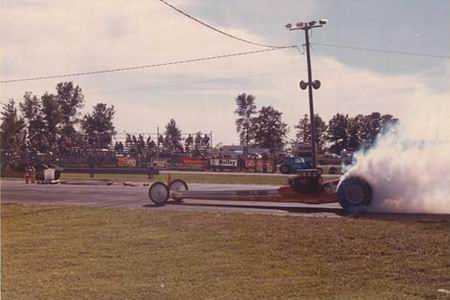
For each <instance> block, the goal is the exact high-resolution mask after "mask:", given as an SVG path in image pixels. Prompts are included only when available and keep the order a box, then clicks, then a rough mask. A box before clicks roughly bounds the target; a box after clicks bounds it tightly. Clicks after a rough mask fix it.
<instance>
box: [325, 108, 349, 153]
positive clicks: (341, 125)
mask: <svg viewBox="0 0 450 300" xmlns="http://www.w3.org/2000/svg"><path fill="white" fill-rule="evenodd" d="M348 119H349V117H348V115H343V114H339V113H338V114H335V115H334V116H333V117H332V118H331V120H330V121H329V122H328V129H327V141H328V143H329V150H330V151H331V152H333V153H336V154H340V153H341V151H342V150H344V149H346V148H347V145H348V136H347V127H348Z"/></svg>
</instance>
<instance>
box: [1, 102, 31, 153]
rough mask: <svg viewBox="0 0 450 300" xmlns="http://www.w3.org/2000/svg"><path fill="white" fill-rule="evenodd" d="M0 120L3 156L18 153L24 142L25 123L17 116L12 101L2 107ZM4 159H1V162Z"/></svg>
mask: <svg viewBox="0 0 450 300" xmlns="http://www.w3.org/2000/svg"><path fill="white" fill-rule="evenodd" d="M0 120H1V124H0V142H1V145H0V148H1V149H2V152H3V154H5V155H6V156H8V155H13V154H18V153H20V151H21V147H22V146H23V145H24V142H25V130H24V129H25V121H24V120H23V118H21V117H20V116H19V114H18V111H17V107H16V103H15V101H14V100H12V99H11V100H9V102H8V103H7V104H4V105H3V107H2V111H1V113H0ZM5 158H6V157H2V160H3V159H5ZM3 161H5V160H3Z"/></svg>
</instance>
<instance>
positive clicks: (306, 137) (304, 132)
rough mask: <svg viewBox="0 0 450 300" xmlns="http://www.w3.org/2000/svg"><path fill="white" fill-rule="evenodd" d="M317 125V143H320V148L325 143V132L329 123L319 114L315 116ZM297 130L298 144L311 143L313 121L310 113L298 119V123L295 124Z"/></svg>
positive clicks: (296, 139) (296, 141)
mask: <svg viewBox="0 0 450 300" xmlns="http://www.w3.org/2000/svg"><path fill="white" fill-rule="evenodd" d="M314 121H315V126H316V144H317V145H318V147H319V149H323V147H324V143H325V132H326V129H327V125H326V124H325V122H324V121H323V120H322V118H321V117H320V116H319V115H317V114H316V115H315V116H314ZM295 129H296V130H297V132H296V136H295V137H296V138H295V143H296V144H307V145H310V144H311V122H310V118H309V115H307V114H305V115H304V116H303V118H301V119H300V120H299V121H298V124H297V125H296V126H295Z"/></svg>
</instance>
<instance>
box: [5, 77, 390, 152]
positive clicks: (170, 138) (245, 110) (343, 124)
mask: <svg viewBox="0 0 450 300" xmlns="http://www.w3.org/2000/svg"><path fill="white" fill-rule="evenodd" d="M235 103H236V109H235V111H234V113H235V114H236V120H235V125H236V131H237V133H238V135H239V140H240V144H241V145H242V146H243V147H244V150H245V151H247V149H248V147H260V148H266V149H270V150H271V151H272V153H277V152H280V151H282V150H285V149H286V148H291V150H292V151H293V152H295V150H296V149H297V148H298V146H299V145H310V143H311V129H310V118H309V116H308V115H306V114H305V115H304V116H303V117H302V118H300V119H299V121H298V123H297V124H296V125H295V126H294V129H295V138H293V139H291V140H289V139H288V129H289V127H288V124H287V123H285V122H283V120H282V116H283V113H282V112H280V111H278V110H277V109H275V108H274V107H272V106H270V105H269V106H263V107H261V108H259V109H258V108H257V106H256V102H255V97H254V96H253V95H251V94H246V93H241V94H239V95H238V96H237V97H236V98H235ZM84 104H85V98H84V95H83V92H82V90H81V88H80V87H79V86H78V85H74V84H73V83H72V82H61V83H58V84H57V85H56V88H55V92H53V93H49V92H46V93H44V94H43V95H41V96H38V95H35V94H33V93H31V92H26V93H25V95H24V97H23V99H22V101H19V102H18V103H16V102H15V101H14V100H13V99H11V100H10V101H9V102H8V103H7V104H4V105H3V109H2V111H1V112H0V121H1V124H0V142H1V145H0V148H1V150H2V153H3V156H4V154H5V153H6V154H13V153H15V154H18V153H23V152H25V151H27V150H28V151H34V152H40V153H52V154H53V155H55V156H57V157H58V156H59V157H61V156H64V155H66V154H68V153H70V152H71V151H73V149H75V148H77V149H81V151H83V149H98V148H100V149H101V148H109V147H111V146H112V141H113V137H114V135H115V134H116V131H115V127H114V124H113V121H114V116H115V109H114V106H113V105H111V106H108V105H107V104H105V103H102V102H99V103H97V104H95V105H94V106H93V108H92V111H91V112H89V113H86V114H84V115H82V114H81V109H82V108H83V107H84ZM314 120H315V122H316V124H315V125H316V141H315V142H316V144H317V145H318V148H319V149H320V150H321V151H329V152H332V153H337V154H339V153H340V152H341V151H342V150H344V149H346V150H349V151H356V150H359V149H361V148H368V147H370V146H371V145H372V144H373V143H374V141H375V139H376V137H377V135H378V134H379V133H382V132H383V131H384V130H387V128H389V127H390V126H392V125H394V124H396V123H397V122H398V120H397V119H396V118H394V116H392V115H389V114H387V115H382V114H380V113H378V112H374V113H372V114H369V115H361V114H360V115H356V116H349V115H344V114H339V113H338V114H335V115H334V116H333V117H332V118H331V119H330V120H329V121H328V122H325V121H324V120H323V119H322V118H321V117H320V116H319V115H315V118H314ZM211 146H212V145H211V141H210V137H209V136H208V135H207V134H203V133H201V132H197V133H196V134H189V135H187V137H186V136H185V137H184V138H183V135H182V131H181V130H180V129H179V128H178V126H177V123H176V121H175V120H174V119H171V120H170V121H169V122H168V124H167V125H166V127H165V131H164V133H163V134H161V135H159V136H157V137H156V139H155V141H153V140H152V139H151V137H148V138H147V139H146V140H144V137H143V136H142V135H139V136H137V137H136V136H131V135H127V138H126V140H125V146H124V145H123V144H122V142H120V143H116V144H115V145H114V148H115V149H116V150H118V151H121V150H122V151H123V150H124V148H125V147H128V148H129V149H131V150H132V152H133V153H136V154H144V153H145V154H147V155H148V154H149V153H150V154H152V153H155V152H157V151H158V152H163V153H167V154H170V153H175V152H192V151H206V150H207V149H209V148H210V147H211ZM4 158H5V157H3V159H4Z"/></svg>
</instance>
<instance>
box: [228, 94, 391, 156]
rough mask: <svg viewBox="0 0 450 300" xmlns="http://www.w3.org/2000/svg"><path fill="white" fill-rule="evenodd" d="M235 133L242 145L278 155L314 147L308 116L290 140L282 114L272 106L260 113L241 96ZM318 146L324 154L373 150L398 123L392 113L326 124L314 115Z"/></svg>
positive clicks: (251, 101) (334, 119)
mask: <svg viewBox="0 0 450 300" xmlns="http://www.w3.org/2000/svg"><path fill="white" fill-rule="evenodd" d="M235 102H236V105H237V108H236V110H235V114H236V115H237V118H236V131H237V133H238V134H239V139H240V144H241V145H242V146H243V147H244V149H248V147H262V148H267V149H270V150H271V151H272V152H274V153H275V152H278V151H281V150H283V149H285V148H286V147H287V146H289V147H290V148H291V150H292V152H295V151H296V149H298V146H300V145H310V144H311V139H312V135H311V122H310V117H309V115H307V114H305V115H304V116H303V117H302V118H300V120H299V121H298V123H297V124H296V125H295V127H294V128H295V138H294V139H291V140H289V139H288V137H287V134H288V125H287V124H286V123H285V122H283V120H282V115H283V114H282V113H281V112H280V111H278V110H276V109H275V108H273V107H272V106H263V107H262V108H261V109H259V110H257V106H256V103H255V97H254V96H253V95H251V94H246V93H241V94H239V95H238V96H237V97H236V99H235ZM314 122H315V127H316V128H315V130H316V132H315V136H316V141H315V143H316V145H317V146H318V149H319V150H321V151H327V152H331V153H335V154H340V153H341V152H342V151H343V150H344V149H345V150H348V151H357V150H360V149H367V148H370V147H371V146H372V145H373V143H374V142H375V139H376V137H377V136H378V134H380V133H383V132H384V131H386V130H388V129H389V128H390V127H392V126H393V125H395V124H396V123H397V122H398V119H396V118H395V117H394V116H392V115H390V114H385V115H382V114H381V113H379V112H374V113H371V114H369V115H362V114H359V115H356V116H354V117H352V116H349V115H348V114H346V115H344V114H340V113H337V114H335V115H333V116H332V118H331V119H330V120H329V121H328V122H327V123H326V122H325V121H324V120H323V119H322V118H321V117H320V116H319V115H317V114H316V115H315V116H314Z"/></svg>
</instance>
